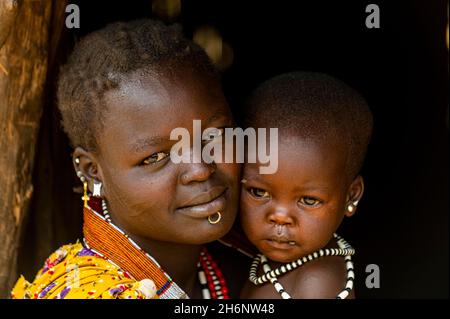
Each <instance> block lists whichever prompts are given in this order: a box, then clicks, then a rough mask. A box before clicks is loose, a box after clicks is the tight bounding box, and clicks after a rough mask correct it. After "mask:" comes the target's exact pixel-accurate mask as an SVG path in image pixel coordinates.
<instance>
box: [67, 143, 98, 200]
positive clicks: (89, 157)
mask: <svg viewBox="0 0 450 319" xmlns="http://www.w3.org/2000/svg"><path fill="white" fill-rule="evenodd" d="M72 162H73V166H74V168H75V172H76V173H77V176H78V178H80V179H82V177H84V179H85V180H86V181H87V183H88V187H89V189H90V191H91V192H92V185H93V181H94V180H96V181H100V182H101V181H102V177H101V172H100V169H99V165H98V160H97V158H96V157H95V155H94V154H93V153H92V152H88V151H86V150H85V149H83V148H82V147H80V146H78V147H76V148H75V150H74V151H73V154H72ZM81 176H82V177H81Z"/></svg>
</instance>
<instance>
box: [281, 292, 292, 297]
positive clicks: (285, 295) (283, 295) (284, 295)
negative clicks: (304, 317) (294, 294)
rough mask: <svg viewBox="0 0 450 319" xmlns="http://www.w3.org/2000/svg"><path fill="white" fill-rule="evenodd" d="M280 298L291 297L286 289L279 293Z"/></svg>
mask: <svg viewBox="0 0 450 319" xmlns="http://www.w3.org/2000/svg"><path fill="white" fill-rule="evenodd" d="M281 298H283V299H292V298H291V296H290V295H289V294H288V293H287V292H286V291H283V292H282V293H281Z"/></svg>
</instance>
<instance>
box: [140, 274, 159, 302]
mask: <svg viewBox="0 0 450 319" xmlns="http://www.w3.org/2000/svg"><path fill="white" fill-rule="evenodd" d="M137 290H139V291H140V292H141V293H142V294H143V295H144V296H145V299H151V298H153V297H154V296H155V295H156V285H155V283H154V282H153V280H150V279H147V278H146V279H142V280H141V281H140V282H139V287H138V288H137Z"/></svg>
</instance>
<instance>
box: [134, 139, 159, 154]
mask: <svg viewBox="0 0 450 319" xmlns="http://www.w3.org/2000/svg"><path fill="white" fill-rule="evenodd" d="M166 139H167V138H166ZM164 140H165V139H164V138H163V137H162V136H152V137H146V138H140V139H138V140H136V141H135V142H134V143H133V144H132V145H131V150H132V151H133V152H135V153H141V152H143V151H145V150H146V149H147V148H149V147H154V146H158V145H160V144H161V143H162V142H163V141H164Z"/></svg>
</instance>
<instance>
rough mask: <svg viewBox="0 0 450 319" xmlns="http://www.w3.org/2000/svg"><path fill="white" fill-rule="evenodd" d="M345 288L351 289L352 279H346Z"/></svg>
mask: <svg viewBox="0 0 450 319" xmlns="http://www.w3.org/2000/svg"><path fill="white" fill-rule="evenodd" d="M345 288H348V289H350V290H351V289H353V281H352V280H349V281H347V284H346V285H345Z"/></svg>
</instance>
